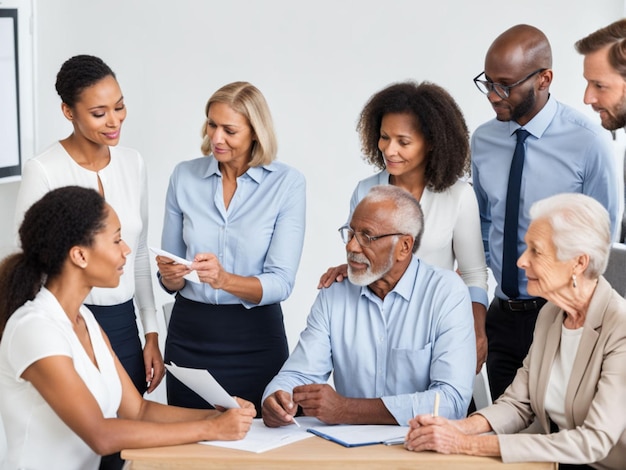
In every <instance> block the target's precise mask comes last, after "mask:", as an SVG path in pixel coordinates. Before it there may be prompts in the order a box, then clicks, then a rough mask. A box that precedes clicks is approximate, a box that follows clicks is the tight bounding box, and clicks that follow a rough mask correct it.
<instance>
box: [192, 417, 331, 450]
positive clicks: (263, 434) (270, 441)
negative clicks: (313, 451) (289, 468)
mask: <svg viewBox="0 0 626 470" xmlns="http://www.w3.org/2000/svg"><path fill="white" fill-rule="evenodd" d="M298 423H300V425H301V427H298V426H296V425H295V424H290V425H288V426H282V427H280V428H268V427H267V426H265V424H263V420H262V419H260V418H257V419H255V420H254V421H253V422H252V427H251V428H250V431H248V434H246V437H244V438H243V439H241V440H240V441H202V442H200V444H205V445H210V446H217V447H226V448H228V449H238V450H245V451H248V452H255V453H257V454H258V453H261V452H265V451H268V450H272V449H276V448H277V447H282V446H286V445H287V444H292V443H294V442H297V441H301V440H303V439H307V438H309V437H314V436H313V434H311V433H309V432H307V431H306V430H307V428H310V427H313V426H323V423H322V422H321V421H319V420H318V419H316V418H312V417H309V416H301V417H298Z"/></svg>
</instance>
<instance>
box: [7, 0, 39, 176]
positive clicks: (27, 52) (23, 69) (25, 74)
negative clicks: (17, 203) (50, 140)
mask: <svg viewBox="0 0 626 470" xmlns="http://www.w3.org/2000/svg"><path fill="white" fill-rule="evenodd" d="M31 12H32V9H31V5H30V3H29V2H27V1H25V0H9V1H7V0H3V1H0V182H7V181H15V180H17V179H19V178H20V176H21V174H22V163H23V162H24V160H25V159H26V158H30V156H32V142H33V128H34V126H33V116H32V111H31V110H32V86H29V85H31V84H32V34H31V31H30V30H29V27H28V26H29V24H32V23H31V20H32V13H31Z"/></svg>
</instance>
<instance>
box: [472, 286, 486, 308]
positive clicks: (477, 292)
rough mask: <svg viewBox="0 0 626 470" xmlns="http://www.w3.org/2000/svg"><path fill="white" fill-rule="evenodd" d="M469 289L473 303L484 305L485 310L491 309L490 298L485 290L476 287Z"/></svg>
mask: <svg viewBox="0 0 626 470" xmlns="http://www.w3.org/2000/svg"><path fill="white" fill-rule="evenodd" d="M468 289H469V293H470V298H471V299H472V302H477V303H479V304H483V305H484V306H485V308H489V297H488V296H487V291H486V290H485V289H483V288H481V287H476V286H469V287H468Z"/></svg>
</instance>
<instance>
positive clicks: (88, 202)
mask: <svg viewBox="0 0 626 470" xmlns="http://www.w3.org/2000/svg"><path fill="white" fill-rule="evenodd" d="M107 210H108V209H107V205H106V203H105V202H104V199H103V198H102V196H100V194H98V193H97V192H96V191H94V190H93V189H87V188H83V187H79V186H65V187H62V188H58V189H54V190H52V191H50V192H49V193H47V194H46V195H45V196H43V197H42V198H41V199H40V200H39V201H37V202H36V203H35V204H33V205H32V206H31V207H30V209H28V210H27V211H26V214H25V215H24V220H23V222H22V225H21V226H20V229H19V236H20V242H21V246H22V251H21V252H19V253H14V254H12V255H9V256H8V257H7V258H5V259H4V260H3V262H2V264H0V292H3V293H4V295H2V296H0V336H1V335H2V332H3V331H4V327H5V325H6V322H7V321H8V319H9V317H10V316H11V315H12V314H13V312H15V310H17V309H18V308H19V307H20V306H21V305H22V304H24V303H25V302H26V301H28V300H32V299H33V298H34V297H35V295H37V292H39V289H40V288H41V286H42V285H43V284H44V282H45V281H46V279H54V278H55V277H56V276H58V275H59V274H60V273H61V271H62V269H63V266H64V264H65V260H66V259H67V256H68V253H69V251H70V249H71V248H72V247H73V246H87V247H88V246H92V244H93V241H94V237H95V235H96V234H97V233H98V232H100V231H101V230H102V229H103V228H104V226H105V219H106V217H107V213H108V212H107Z"/></svg>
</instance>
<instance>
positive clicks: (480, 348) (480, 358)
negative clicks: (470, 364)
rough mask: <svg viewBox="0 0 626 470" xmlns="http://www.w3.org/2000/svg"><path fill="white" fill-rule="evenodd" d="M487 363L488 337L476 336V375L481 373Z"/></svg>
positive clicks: (483, 335)
mask: <svg viewBox="0 0 626 470" xmlns="http://www.w3.org/2000/svg"><path fill="white" fill-rule="evenodd" d="M485 361H487V335H485V334H482V335H476V374H478V373H480V369H482V367H483V364H484V363H485Z"/></svg>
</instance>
